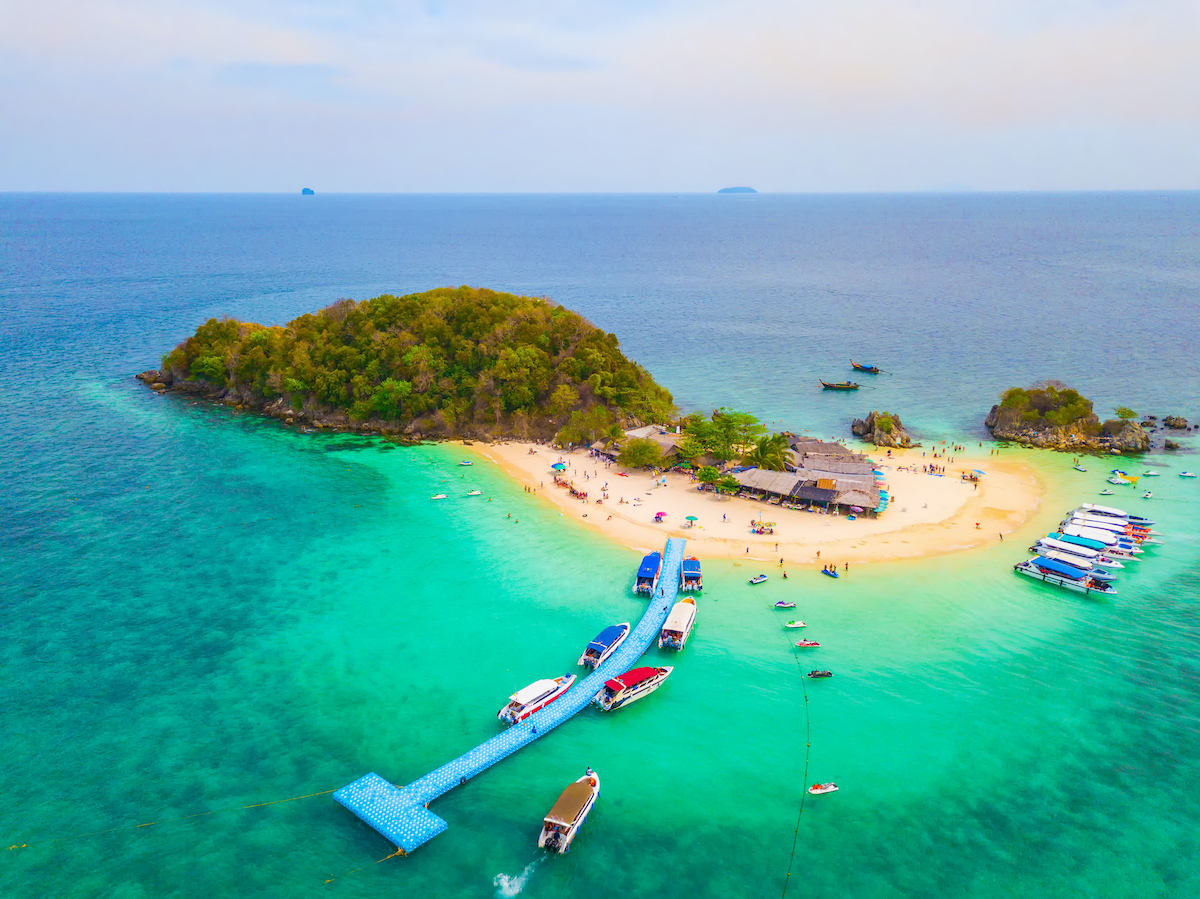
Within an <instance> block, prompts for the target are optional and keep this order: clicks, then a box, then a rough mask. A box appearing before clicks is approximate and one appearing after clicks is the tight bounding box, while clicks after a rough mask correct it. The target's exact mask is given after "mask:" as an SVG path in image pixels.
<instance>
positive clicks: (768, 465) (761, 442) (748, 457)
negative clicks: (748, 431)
mask: <svg viewBox="0 0 1200 899" xmlns="http://www.w3.org/2000/svg"><path fill="white" fill-rule="evenodd" d="M787 450H788V445H787V438H786V437H784V436H783V435H782V434H773V435H771V436H769V437H768V436H767V435H765V434H764V435H763V436H762V437H759V438H758V440H756V441H755V442H754V443H753V444H752V445H751V447H750V449H749V450H748V451H747V452H746V453H745V455H743V456H742V462H743V463H744V464H746V465H757V466H758V467H759V468H765V469H767V470H768V471H783V465H784V462H786V461H787Z"/></svg>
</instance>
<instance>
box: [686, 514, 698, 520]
mask: <svg viewBox="0 0 1200 899" xmlns="http://www.w3.org/2000/svg"><path fill="white" fill-rule="evenodd" d="M687 520H688V521H699V520H700V519H699V518H697V517H696V516H695V515H689V516H688V517H687Z"/></svg>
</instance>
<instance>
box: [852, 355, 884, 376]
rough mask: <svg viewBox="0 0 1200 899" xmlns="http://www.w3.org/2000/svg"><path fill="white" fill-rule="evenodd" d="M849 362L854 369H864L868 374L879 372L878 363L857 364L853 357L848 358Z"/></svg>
mask: <svg viewBox="0 0 1200 899" xmlns="http://www.w3.org/2000/svg"><path fill="white" fill-rule="evenodd" d="M850 364H851V365H852V366H853V367H854V370H855V371H865V372H866V373H867V374H869V375H877V374H879V366H878V365H859V364H858V363H857V362H855V361H854V360H853V359H851V360H850Z"/></svg>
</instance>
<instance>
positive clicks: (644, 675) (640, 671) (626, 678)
mask: <svg viewBox="0 0 1200 899" xmlns="http://www.w3.org/2000/svg"><path fill="white" fill-rule="evenodd" d="M674 670H675V669H674V668H673V667H672V666H670V665H667V666H665V667H662V668H633V669H631V670H630V671H626V672H625V673H624V674H622V675H621V676H620V677H614V678H612V680H606V681H605V682H604V688H603V689H602V690H601V691H600V692H599V693H597V694H596V697H595V699H594V700H593V701H594V702H595V703H596V705H598V706H600V708H601V710H602V711H605V712H611V711H612V710H613V709H619V708H621V706H626V705H629V704H630V703H634V702H637V701H638V700H639V699H642V698H644V697H646V696H649V695H650V694H651V693H653V692H654V691H655V690H657V689H658V688H659V687H661V686H662V685H663V681H665V680H666V679H667V678H668V677H670V676H671V672H672V671H674Z"/></svg>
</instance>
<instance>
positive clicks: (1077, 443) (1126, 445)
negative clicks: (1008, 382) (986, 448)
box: [983, 404, 1150, 453]
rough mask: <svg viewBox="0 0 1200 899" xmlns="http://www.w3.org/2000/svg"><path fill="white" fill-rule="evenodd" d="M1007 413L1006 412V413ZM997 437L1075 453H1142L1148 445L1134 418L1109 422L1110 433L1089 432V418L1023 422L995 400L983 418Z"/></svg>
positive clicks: (1016, 414)
mask: <svg viewBox="0 0 1200 899" xmlns="http://www.w3.org/2000/svg"><path fill="white" fill-rule="evenodd" d="M1006 413H1007V414H1006ZM983 424H984V426H985V427H986V428H987V429H988V430H989V431H991V432H992V436H993V437H995V438H996V439H998V440H1011V441H1012V442H1013V443H1023V444H1026V445H1028V446H1036V447H1040V448H1042V449H1053V450H1059V451H1061V452H1068V453H1075V452H1081V451H1087V450H1094V451H1100V452H1104V451H1111V450H1114V449H1115V450H1120V451H1121V452H1123V453H1144V452H1145V451H1146V450H1148V449H1150V435H1149V434H1147V433H1146V431H1145V430H1144V429H1143V428H1142V426H1141V425H1139V424H1138V423H1137V422H1133V421H1125V422H1120V423H1119V430H1117V429H1116V428H1117V427H1118V425H1116V424H1114V423H1110V424H1111V425H1112V427H1113V428H1114V430H1113V432H1112V433H1108V434H1105V433H1100V434H1093V433H1088V432H1089V431H1090V430H1093V427H1092V425H1093V422H1090V421H1078V422H1073V423H1072V424H1069V425H1065V426H1063V425H1049V426H1047V425H1044V424H1042V425H1035V424H1031V423H1029V422H1026V421H1025V420H1024V419H1023V418H1022V416H1021V415H1020V414H1019V413H1015V412H1014V411H1013V410H1012V409H1005V408H1004V407H1002V406H1000V405H999V404H997V405H995V406H992V411H991V412H989V413H988V416H987V418H986V419H984V422H983ZM1096 430H1098V428H1096Z"/></svg>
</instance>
